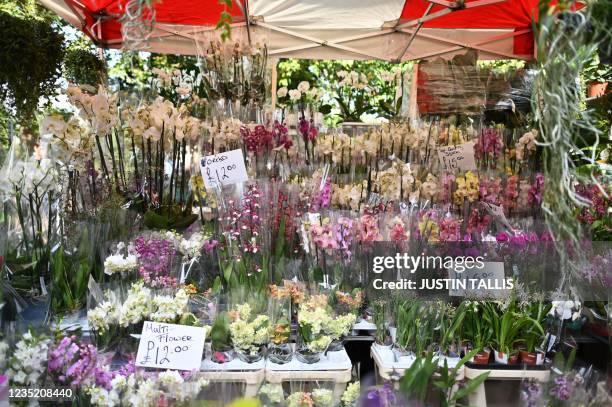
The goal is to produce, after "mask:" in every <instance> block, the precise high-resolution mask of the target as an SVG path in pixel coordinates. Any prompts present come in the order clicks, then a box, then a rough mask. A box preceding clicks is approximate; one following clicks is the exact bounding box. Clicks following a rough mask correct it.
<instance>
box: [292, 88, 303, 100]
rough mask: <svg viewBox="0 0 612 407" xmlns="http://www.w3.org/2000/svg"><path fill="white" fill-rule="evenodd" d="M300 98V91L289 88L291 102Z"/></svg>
mask: <svg viewBox="0 0 612 407" xmlns="http://www.w3.org/2000/svg"><path fill="white" fill-rule="evenodd" d="M301 98H302V92H300V91H299V90H297V89H291V90H290V91H289V99H291V101H292V102H297V101H298V100H300V99H301Z"/></svg>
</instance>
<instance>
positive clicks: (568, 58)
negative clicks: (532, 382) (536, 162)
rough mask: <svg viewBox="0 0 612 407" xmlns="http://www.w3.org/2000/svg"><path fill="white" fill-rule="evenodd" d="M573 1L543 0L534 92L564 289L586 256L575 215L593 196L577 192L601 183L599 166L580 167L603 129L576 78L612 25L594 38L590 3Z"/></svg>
mask: <svg viewBox="0 0 612 407" xmlns="http://www.w3.org/2000/svg"><path fill="white" fill-rule="evenodd" d="M572 4H573V2H571V1H562V2H559V3H558V5H557V7H559V8H561V10H566V11H562V12H561V13H556V10H557V7H552V6H550V5H549V2H548V1H542V2H541V4H540V10H539V15H540V21H539V25H538V27H537V33H538V34H537V37H536V45H537V55H538V61H537V68H538V72H537V75H536V77H535V82H534V84H535V90H536V91H535V92H534V95H533V98H532V106H533V111H534V114H535V120H536V123H537V126H538V133H539V134H540V135H541V142H539V143H540V144H541V145H542V146H543V147H544V173H545V177H544V179H545V184H544V199H543V203H542V209H543V211H544V214H545V220H546V225H547V227H548V229H549V230H550V231H551V233H552V235H553V236H554V243H555V245H556V248H557V252H558V253H559V256H560V259H561V265H562V270H561V274H562V278H561V279H560V281H559V287H558V289H559V291H568V290H569V287H571V286H572V284H571V280H572V276H574V275H576V274H577V273H578V270H579V267H580V264H581V263H582V262H583V261H584V254H583V250H582V241H583V239H584V238H585V233H584V230H583V228H582V226H581V224H580V222H579V221H578V220H577V219H576V217H575V216H574V207H576V206H578V207H586V206H588V205H590V202H589V201H588V200H587V199H585V198H584V197H582V196H580V195H579V194H578V193H577V192H576V190H575V185H576V181H578V182H582V183H585V184H586V183H595V184H597V185H600V184H599V182H598V181H597V180H596V179H595V176H594V174H593V172H590V173H588V174H581V173H579V172H578V171H576V167H577V166H578V165H582V164H593V165H595V164H596V159H597V156H596V154H597V153H596V152H597V145H598V143H599V135H600V131H599V129H597V127H596V125H595V124H596V122H595V118H594V117H593V116H592V115H591V112H590V111H585V110H583V108H582V107H583V105H582V100H581V94H582V92H580V89H578V88H577V84H576V81H575V79H576V78H577V77H579V75H580V73H581V72H582V71H583V70H584V69H585V68H586V64H587V63H588V61H589V60H590V57H591V55H593V54H594V52H595V51H596V50H597V48H598V46H599V44H598V42H597V41H600V43H603V41H602V40H604V39H608V40H609V39H610V36H609V27H608V28H606V30H607V34H606V33H604V32H599V34H596V35H595V39H596V40H597V41H594V42H590V41H592V39H593V36H592V35H591V34H589V32H590V26H589V17H590V11H589V10H588V9H589V7H586V9H587V10H586V11H581V12H571V11H567V10H569V9H570V6H571V5H572ZM596 29H597V30H600V29H601V28H596ZM608 43H609V41H608ZM585 134H586V135H589V136H592V137H593V139H594V141H593V142H592V143H591V145H592V146H593V147H594V148H592V149H590V150H580V148H579V145H580V144H584V140H583V137H584V135H585ZM600 188H601V185H600ZM570 253H571V255H570Z"/></svg>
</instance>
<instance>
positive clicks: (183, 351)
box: [136, 321, 206, 370]
mask: <svg viewBox="0 0 612 407" xmlns="http://www.w3.org/2000/svg"><path fill="white" fill-rule="evenodd" d="M205 339H206V331H205V329H204V328H203V327H196V326H187V325H175V324H166V323H162V322H151V321H145V323H144V325H143V327H142V334H141V336H140V343H139V344H138V353H137V354H136V366H141V367H151V368H160V369H175V370H194V369H199V368H200V364H201V363H202V353H203V352H204V340H205Z"/></svg>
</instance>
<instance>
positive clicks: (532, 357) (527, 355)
mask: <svg viewBox="0 0 612 407" xmlns="http://www.w3.org/2000/svg"><path fill="white" fill-rule="evenodd" d="M519 353H520V355H521V362H523V363H524V364H526V365H529V366H535V364H536V360H537V358H538V356H537V355H536V353H535V352H527V351H526V350H522V351H520V352H519Z"/></svg>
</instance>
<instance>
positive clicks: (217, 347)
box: [210, 312, 234, 363]
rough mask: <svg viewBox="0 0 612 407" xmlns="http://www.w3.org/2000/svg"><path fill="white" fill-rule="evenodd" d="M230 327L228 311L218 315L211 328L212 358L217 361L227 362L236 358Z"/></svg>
mask: <svg viewBox="0 0 612 407" xmlns="http://www.w3.org/2000/svg"><path fill="white" fill-rule="evenodd" d="M231 338H232V337H231V333H230V329H229V318H228V317H227V313H225V312H222V313H220V314H219V315H217V318H216V319H215V323H214V324H213V326H212V329H211V330H210V339H211V342H212V343H211V346H212V356H211V359H212V361H213V362H215V363H227V362H230V361H231V360H233V359H234V351H233V349H232V339H231Z"/></svg>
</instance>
